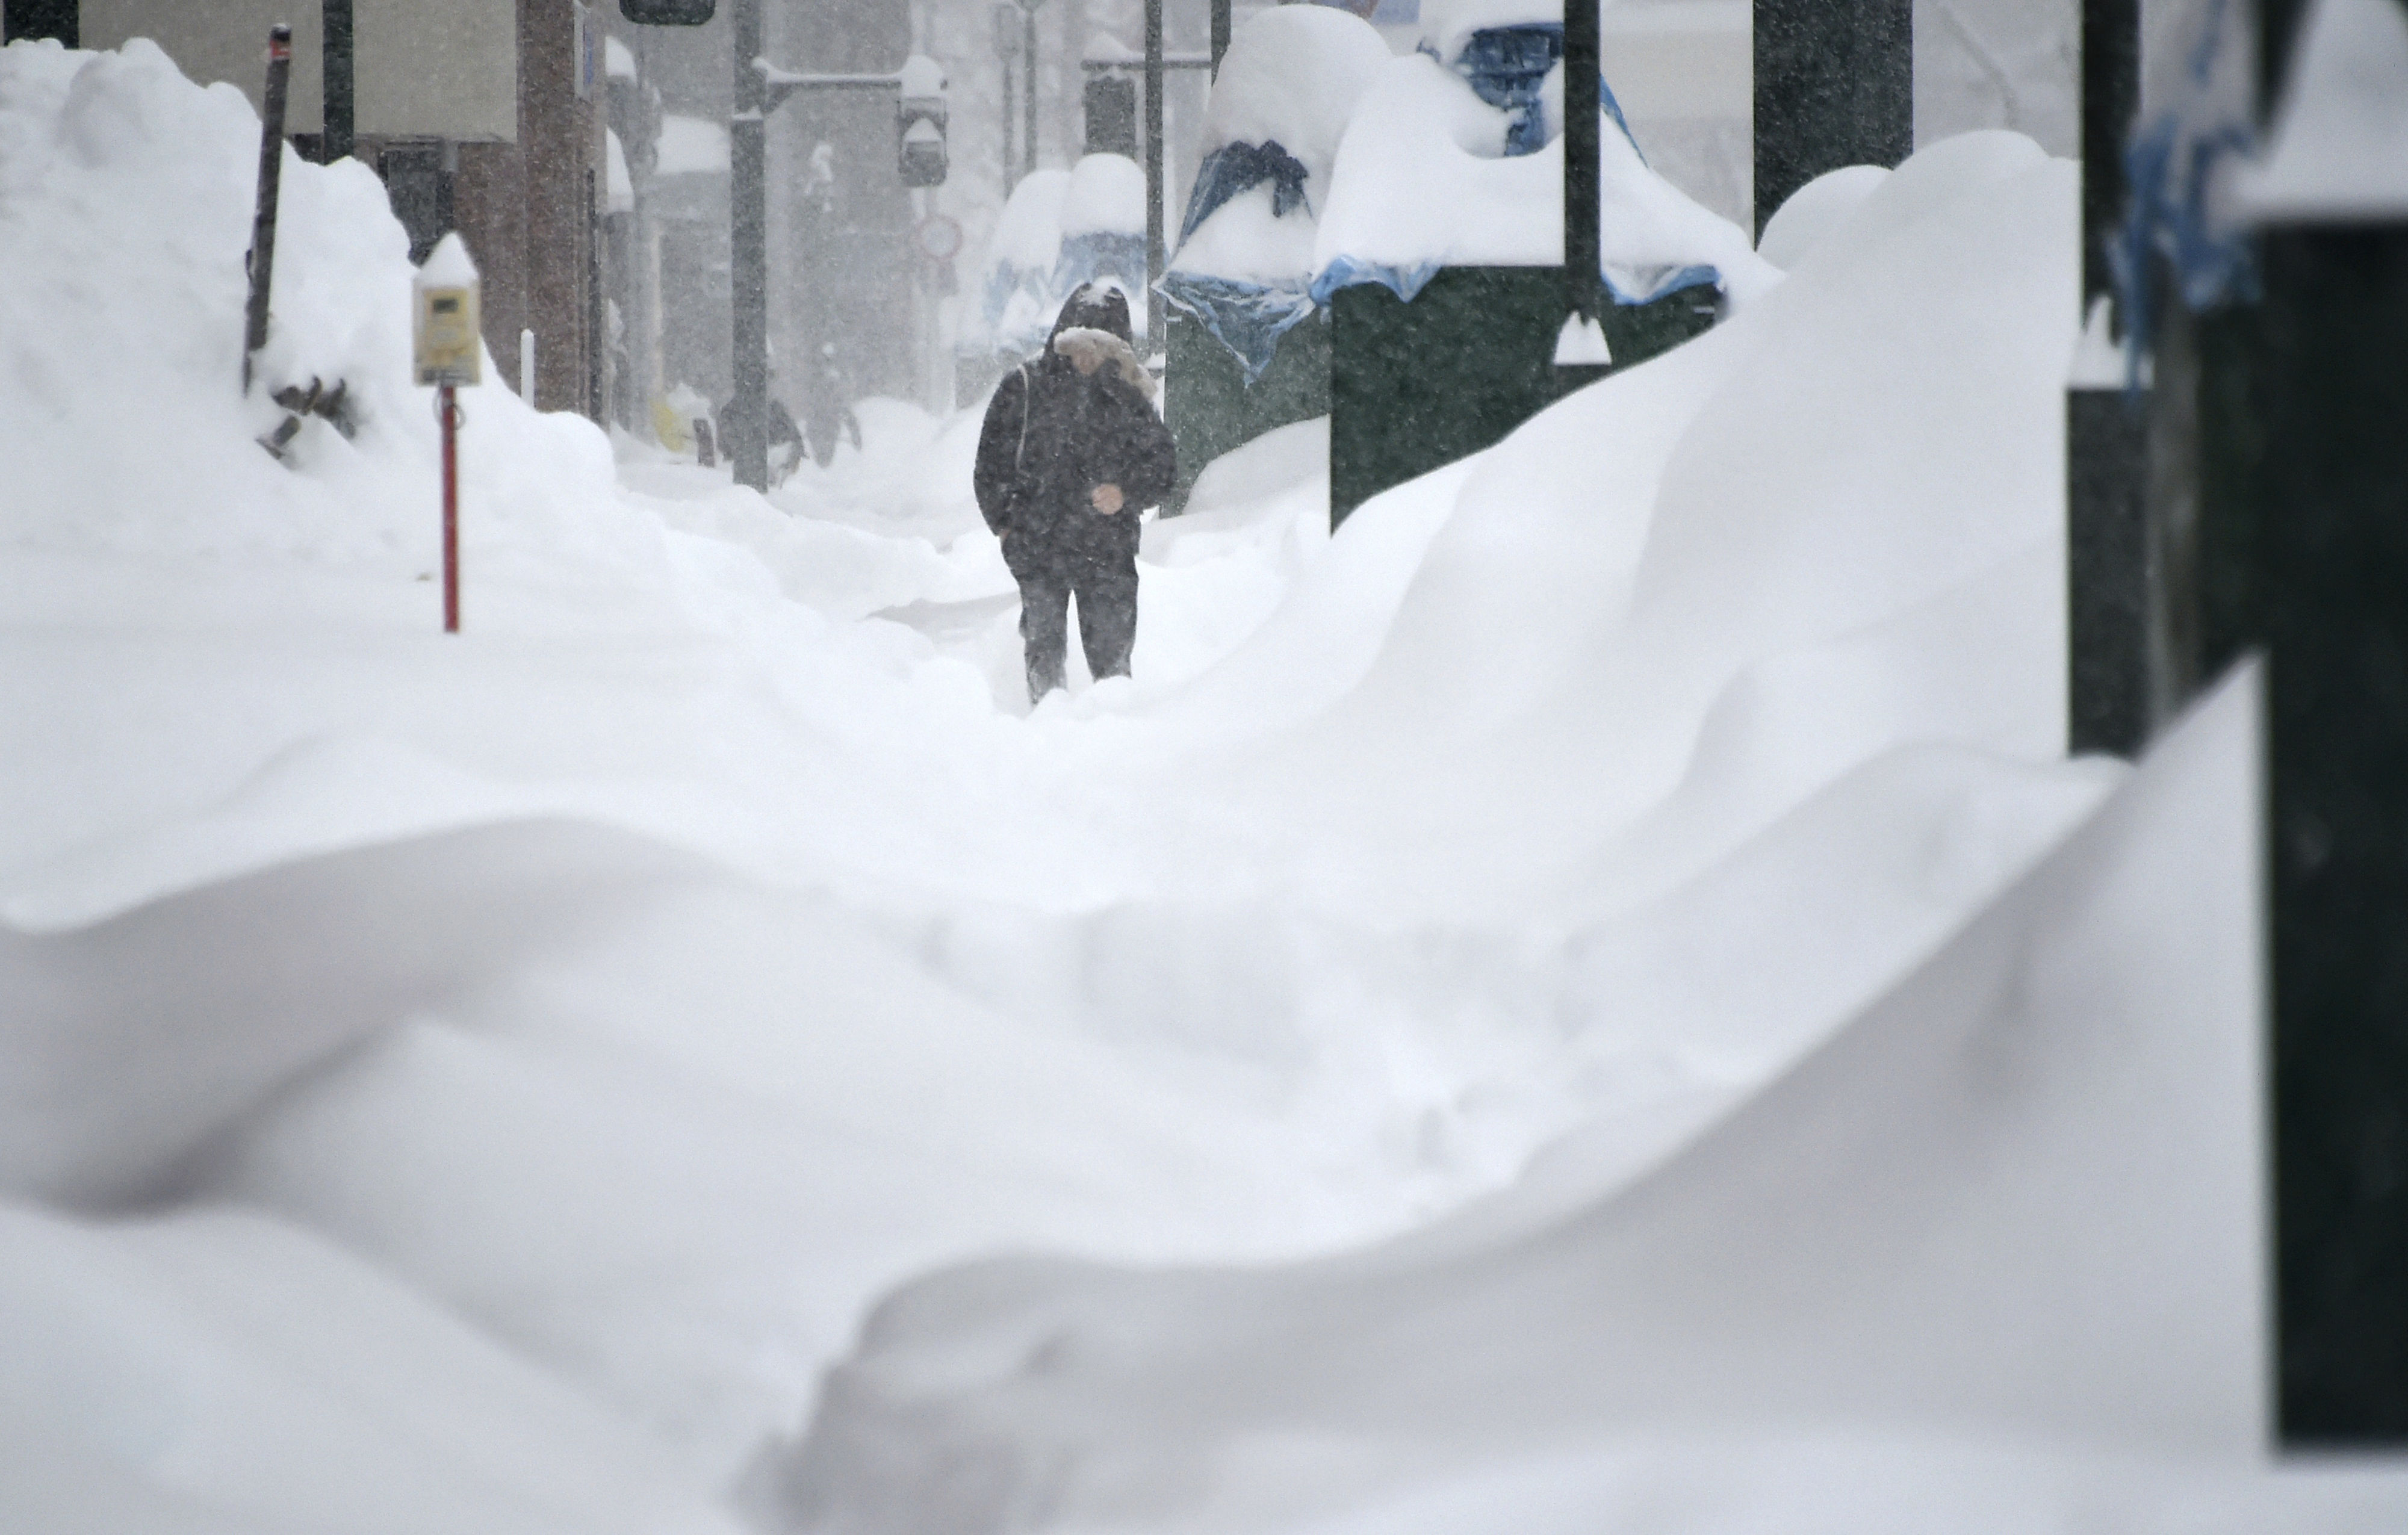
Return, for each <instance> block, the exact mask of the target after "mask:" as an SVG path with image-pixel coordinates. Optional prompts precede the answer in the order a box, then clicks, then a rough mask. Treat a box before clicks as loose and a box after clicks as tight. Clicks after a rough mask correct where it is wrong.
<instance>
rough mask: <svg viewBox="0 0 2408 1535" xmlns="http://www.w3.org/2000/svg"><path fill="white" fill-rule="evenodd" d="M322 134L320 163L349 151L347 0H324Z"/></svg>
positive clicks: (352, 76)
mask: <svg viewBox="0 0 2408 1535" xmlns="http://www.w3.org/2000/svg"><path fill="white" fill-rule="evenodd" d="M323 17H324V20H323V26H324V30H325V36H324V42H325V49H324V58H325V70H324V74H325V97H326V116H325V128H326V131H325V134H324V136H323V137H322V139H321V140H320V142H321V143H322V145H323V150H322V153H321V154H320V156H319V163H320V164H322V165H333V164H334V163H335V162H336V161H337V160H340V159H342V158H343V157H344V156H345V155H348V154H350V153H351V103H352V100H353V96H354V93H355V90H356V84H355V82H356V80H357V78H358V72H357V69H356V66H355V65H354V62H353V58H352V53H351V0H325V9H324V12H323Z"/></svg>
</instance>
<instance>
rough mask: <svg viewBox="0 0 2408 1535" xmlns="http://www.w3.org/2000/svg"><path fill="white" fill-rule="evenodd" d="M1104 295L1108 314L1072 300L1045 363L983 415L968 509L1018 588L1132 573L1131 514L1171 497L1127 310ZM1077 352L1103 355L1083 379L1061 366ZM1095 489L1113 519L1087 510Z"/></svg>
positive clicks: (1008, 382)
mask: <svg viewBox="0 0 2408 1535" xmlns="http://www.w3.org/2000/svg"><path fill="white" fill-rule="evenodd" d="M1108 296H1109V298H1110V299H1111V303H1110V304H1109V305H1107V304H1105V303H1104V302H1102V301H1101V300H1100V299H1097V298H1096V297H1093V296H1091V291H1090V290H1087V289H1082V290H1081V291H1080V292H1079V293H1078V294H1073V295H1072V297H1071V299H1070V301H1069V302H1068V303H1067V304H1065V305H1064V306H1063V307H1062V316H1061V319H1060V320H1059V321H1058V322H1057V323H1055V325H1054V335H1053V337H1052V338H1051V340H1050V341H1049V342H1048V344H1047V347H1046V351H1045V355H1044V356H1042V357H1041V358H1039V359H1038V360H1037V361H1035V362H1031V363H1027V364H1025V365H1023V366H1021V367H1019V368H1017V369H1015V370H1013V371H1012V372H1011V373H1009V374H1007V375H1005V377H1004V380H1003V382H1002V383H1001V384H999V385H998V386H996V392H995V398H994V399H993V400H992V401H991V402H989V404H988V406H987V410H986V422H985V425H984V427H983V429H982V431H981V433H980V435H979V450H978V466H977V469H976V471H975V474H974V477H973V483H974V485H975V488H976V490H977V492H978V503H979V510H980V511H981V512H982V513H983V514H984V515H985V517H986V524H987V526H988V527H990V528H992V529H994V530H995V532H996V534H998V535H999V536H1001V538H1002V539H1003V557H1004V562H1005V563H1006V564H1007V565H1009V566H1011V573H1012V575H1013V576H1014V577H1016V578H1018V579H1020V580H1021V581H1028V580H1031V579H1038V580H1046V579H1052V580H1056V581H1059V580H1063V579H1066V578H1068V576H1069V575H1071V574H1072V573H1073V572H1076V571H1079V570H1082V569H1084V570H1087V571H1097V572H1100V571H1103V570H1109V569H1113V568H1131V569H1133V568H1134V567H1135V565H1136V561H1137V546H1138V532H1139V523H1138V514H1139V512H1140V510H1142V509H1144V508H1147V507H1151V506H1156V505H1159V504H1160V503H1161V501H1162V498H1163V497H1164V496H1165V495H1168V494H1169V492H1170V486H1171V481H1172V477H1173V468H1174V464H1173V458H1172V451H1171V444H1170V432H1169V429H1168V428H1167V427H1166V426H1164V425H1163V423H1162V418H1161V417H1159V416H1157V415H1155V414H1154V407H1153V406H1152V405H1151V404H1149V403H1148V395H1149V393H1150V391H1151V387H1152V380H1150V379H1148V378H1146V376H1145V374H1144V371H1143V369H1142V368H1141V367H1140V366H1139V364H1138V362H1137V357H1136V354H1135V352H1133V351H1130V350H1129V346H1128V340H1129V335H1128V331H1129V326H1128V308H1127V304H1126V302H1125V300H1122V299H1121V297H1120V295H1119V294H1110V295H1108ZM1082 347H1086V348H1093V349H1100V350H1103V351H1106V352H1107V353H1108V355H1107V357H1106V360H1105V361H1104V363H1103V365H1102V366H1099V367H1097V369H1096V370H1095V372H1093V373H1092V374H1082V373H1081V372H1080V371H1079V369H1078V366H1077V365H1076V364H1074V363H1073V362H1072V361H1071V360H1070V355H1069V353H1070V352H1072V351H1078V350H1080V349H1081V348H1082ZM1098 485H1118V486H1119V487H1120V488H1121V498H1122V499H1121V509H1120V510H1119V511H1117V512H1111V513H1106V512H1100V511H1097V509H1095V506H1094V503H1093V502H1092V501H1090V500H1089V495H1090V493H1091V492H1093V491H1094V490H1095V488H1096V487H1097V486H1098Z"/></svg>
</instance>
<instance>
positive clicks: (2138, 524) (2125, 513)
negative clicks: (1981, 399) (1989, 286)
mask: <svg viewBox="0 0 2408 1535" xmlns="http://www.w3.org/2000/svg"><path fill="white" fill-rule="evenodd" d="M2140 82H2141V7H2140V0H2084V4H2083V7H2082V313H2081V315H2080V316H2079V317H2078V318H2079V319H2080V321H2081V322H2082V323H2088V321H2089V318H2090V316H2091V315H2092V313H2093V312H2094V311H2095V310H2096V309H2097V308H2099V306H2100V305H2102V304H2104V305H2107V306H2109V308H2108V313H2109V315H2110V316H2111V317H2112V316H2113V315H2114V309H2113V305H2114V295H2115V278H2114V269H2113V268H2112V266H2111V265H2110V264H2109V260H2108V249H2109V245H2110V242H2111V241H2112V239H2113V238H2114V234H2115V231H2116V229H2117V227H2118V225H2119V224H2120V223H2121V222H2122V221H2123V217H2124V212H2125V205H2126V201H2127V198H2128V189H2127V187H2126V185H2125V179H2124V142H2125V139H2126V137H2127V136H2128V134H2129V132H2130V129H2131V122H2132V115H2133V112H2134V110H2135V108H2137V106H2138V104H2139V101H2140ZM2110 330H2111V336H2112V337H2114V338H2115V339H2120V338H2121V337H2122V331H2123V327H2122V325H2121V324H2120V323H2113V324H2111V327H2110ZM2145 412H2146V401H2145V399H2144V398H2143V396H2141V395H2139V394H2137V393H2135V392H2128V391H2127V390H2126V389H2125V387H2124V380H2121V379H2117V378H2112V377H2111V378H2087V377H2085V378H2079V379H2076V380H2074V382H2073V383H2072V384H2071V385H2070V386H2069V387H2068V388H2067V390H2066V396H2065V449H2066V495H2065V504H2066V539H2065V553H2066V621H2067V633H2066V659H2067V668H2068V670H2067V679H2066V683H2067V685H2066V702H2067V721H2066V744H2067V748H2068V750H2069V751H2071V752H2074V753H2089V752H2108V753H2115V754H2117V755H2121V756H2133V755H2137V754H2138V753H2139V752H2140V750H2141V748H2142V747H2143V746H2144V745H2145V744H2147V741H2148V739H2149V734H2150V732H2151V730H2152V729H2153V728H2154V726H2155V724H2156V721H2157V718H2158V716H2159V715H2160V713H2161V712H2163V711H2165V710H2166V708H2168V707H2169V706H2168V704H2167V702H2166V695H2167V693H2168V691H2169V689H2168V688H2167V687H2166V686H2165V685H2163V683H2162V682H2160V681H2154V680H2153V676H2152V670H2153V660H2154V655H2153V651H2152V647H2151V643H2150V631H2151V624H2152V621H2153V619H2152V615H2153V612H2154V610H2155V606H2156V605H2155V603H2154V602H2153V597H2152V590H2151V584H2152V571H2153V569H2155V570H2156V571H2157V580H2158V581H2162V580H2163V579H2164V571H2163V569H2162V567H2160V566H2159V564H2158V562H2157V561H2156V560H2153V558H2152V556H2151V534H2150V527H2149V521H2148V516H2147V510H2146V505H2145V502H2146V484H2147V463H2146V449H2147V442H2146V439H2147V415H2146V413H2145Z"/></svg>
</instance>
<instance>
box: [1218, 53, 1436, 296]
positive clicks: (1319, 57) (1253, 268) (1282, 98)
mask: <svg viewBox="0 0 2408 1535" xmlns="http://www.w3.org/2000/svg"><path fill="white" fill-rule="evenodd" d="M1387 62H1388V49H1387V45H1386V44H1385V43H1384V42H1383V41H1381V39H1380V35H1379V33H1378V32H1376V31H1374V30H1373V29H1372V27H1371V25H1370V23H1369V22H1364V21H1361V20H1358V19H1357V18H1355V17H1354V16H1352V15H1350V14H1348V13H1347V12H1345V11H1342V10H1336V9H1332V8H1330V7H1326V6H1282V7H1276V8H1273V9H1270V10H1265V11H1262V12H1260V13H1258V14H1256V15H1255V16H1254V17H1253V18H1251V19H1249V20H1248V21H1247V22H1246V23H1245V25H1243V26H1241V27H1240V28H1238V29H1237V31H1236V32H1235V33H1233V34H1232V35H1231V36H1230V38H1229V51H1228V53H1227V54H1226V56H1224V57H1223V59H1222V61H1221V72H1220V74H1219V75H1218V76H1217V77H1216V78H1215V79H1214V80H1213V82H1212V95H1211V102H1210V103H1209V104H1208V105H1207V106H1206V108H1205V115H1204V137H1203V142H1202V143H1201V145H1200V146H1199V147H1198V148H1199V152H1200V153H1201V154H1202V155H1203V157H1204V168H1203V169H1201V170H1199V172H1198V173H1197V194H1196V195H1197V198H1199V199H1200V198H1201V197H1203V196H1204V195H1205V194H1207V190H1208V188H1210V187H1211V182H1212V175H1211V165H1212V157H1213V155H1214V154H1215V153H1216V152H1218V151H1223V150H1225V149H1226V148H1228V147H1229V146H1232V145H1239V146H1245V147H1248V148H1251V149H1254V150H1260V149H1263V148H1265V147H1267V146H1271V145H1276V146H1278V148H1279V149H1280V150H1281V151H1283V152H1284V153H1285V154H1286V155H1288V156H1289V157H1290V158H1292V159H1293V160H1294V161H1295V162H1296V164H1297V165H1298V166H1299V167H1301V170H1302V186H1301V194H1302V200H1301V203H1300V204H1299V205H1297V206H1295V207H1291V208H1285V209H1284V210H1283V209H1282V208H1280V207H1279V206H1278V205H1279V203H1280V198H1279V196H1278V192H1279V188H1278V186H1277V184H1276V182H1275V181H1274V180H1271V179H1264V180H1258V181H1255V182H1254V183H1253V184H1252V185H1249V186H1245V187H1243V188H1241V189H1240V190H1237V191H1236V192H1234V193H1226V194H1224V195H1223V196H1222V200H1221V201H1219V202H1218V203H1217V204H1216V205H1215V206H1213V207H1211V208H1200V207H1198V206H1191V208H1189V210H1188V213H1187V215H1186V217H1185V219H1184V220H1183V224H1184V226H1186V228H1187V233H1186V234H1185V235H1184V237H1183V238H1182V240H1181V241H1180V244H1179V250H1178V251H1177V253H1176V256H1175V258H1174V259H1173V261H1172V263H1171V267H1172V269H1173V270H1174V271H1180V272H1187V273H1193V274H1195V275H1197V276H1199V277H1216V278H1225V279H1231V280H1239V281H1245V282H1254V283H1269V282H1277V281H1282V280H1289V281H1296V282H1299V283H1300V282H1301V281H1302V280H1305V279H1308V278H1310V277H1311V276H1312V269H1313V268H1312V239H1313V231H1314V228H1315V223H1316V220H1317V218H1318V215H1319V213H1320V211H1321V209H1322V208H1325V207H1326V206H1327V204H1328V200H1329V177H1330V169H1331V166H1332V164H1333V163H1334V162H1335V160H1336V158H1337V154H1338V145H1339V141H1340V138H1341V137H1343V136H1344V135H1345V132H1346V123H1347V121H1348V120H1349V119H1350V118H1351V117H1352V116H1353V115H1354V111H1355V102H1356V101H1357V99H1358V98H1360V96H1361V95H1362V93H1363V91H1364V88H1365V87H1366V86H1368V85H1369V83H1370V81H1371V79H1372V78H1373V77H1374V76H1375V75H1376V74H1377V73H1378V72H1379V70H1380V69H1381V68H1382V67H1383V65H1386V63H1387Z"/></svg>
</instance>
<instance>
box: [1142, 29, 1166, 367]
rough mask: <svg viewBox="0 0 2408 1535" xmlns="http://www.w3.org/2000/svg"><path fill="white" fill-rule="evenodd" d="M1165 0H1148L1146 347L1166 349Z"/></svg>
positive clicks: (1146, 57) (1146, 69) (1146, 48)
mask: <svg viewBox="0 0 2408 1535" xmlns="http://www.w3.org/2000/svg"><path fill="white" fill-rule="evenodd" d="M1163 195H1164V194H1163V189H1162V0H1145V347H1146V351H1149V352H1152V351H1160V350H1161V348H1162V343H1163V337H1162V290H1161V288H1160V286H1159V284H1160V283H1161V281H1162V267H1163V249H1162V199H1163Z"/></svg>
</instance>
